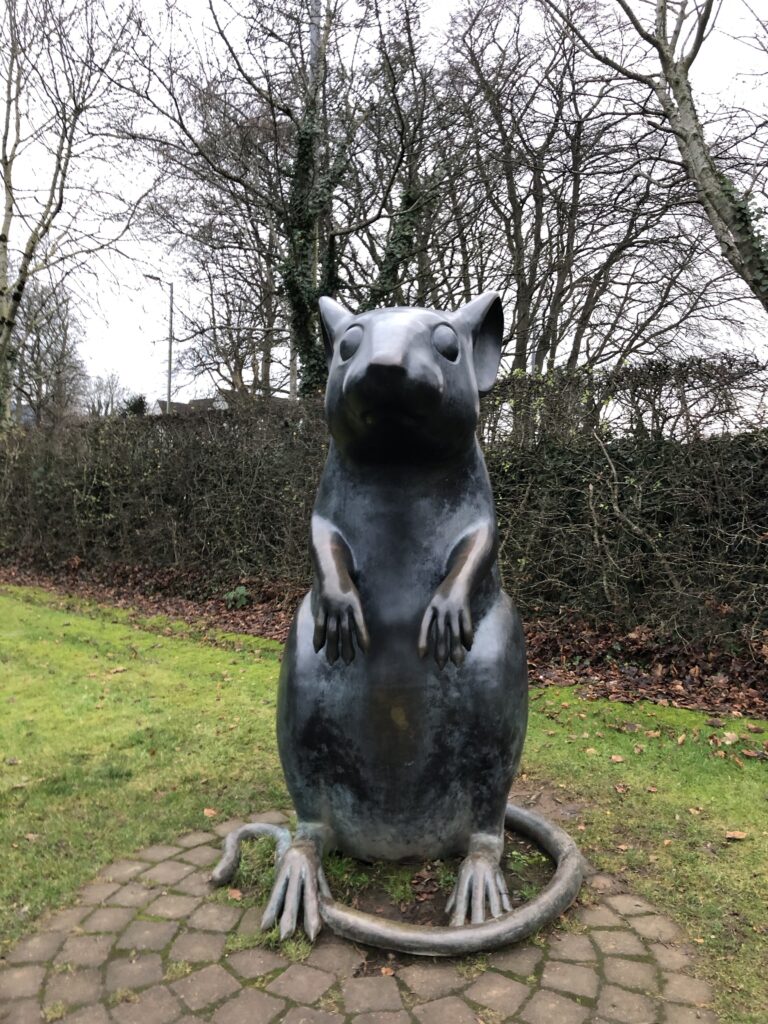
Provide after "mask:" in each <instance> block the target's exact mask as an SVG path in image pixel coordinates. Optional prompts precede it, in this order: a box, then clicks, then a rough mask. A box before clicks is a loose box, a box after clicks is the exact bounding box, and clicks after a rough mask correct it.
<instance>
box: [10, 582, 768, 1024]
mask: <svg viewBox="0 0 768 1024" xmlns="http://www.w3.org/2000/svg"><path fill="white" fill-rule="evenodd" d="M0 621H1V622H2V623H3V628H2V635H1V636H0V707H1V708H2V714H1V715H0V849H1V850H2V851H3V864H2V871H0V936H2V937H3V938H4V939H6V940H12V939H13V938H15V937H17V936H18V935H19V934H20V933H21V932H23V931H24V930H26V929H28V928H29V923H30V921H31V920H32V919H34V918H35V917H36V916H37V915H38V914H40V913H41V911H42V910H43V909H45V908H47V907H55V906H58V905H61V904H63V903H65V902H66V901H67V900H68V899H70V898H71V896H72V895H73V893H74V892H75V890H76V889H77V887H78V886H79V885H80V884H82V883H84V882H85V881H87V880H88V879H90V878H91V877H93V875H95V874H96V873H97V872H98V870H99V868H100V867H101V866H102V865H103V864H105V863H107V862H108V861H110V860H113V859H115V858H116V857H120V856H125V855H127V854H129V853H130V852H131V851H132V850H135V849H136V848H138V847H140V846H142V845H144V844H146V843H152V842H161V841H167V840H170V839H172V838H173V837H174V836H175V835H176V834H178V833H179V832H180V831H182V830H184V829H187V828H196V827H199V826H200V825H201V824H203V823H207V824H210V819H208V818H206V817H205V816H204V814H203V812H204V810H205V809H206V808H208V809H214V810H215V811H216V812H217V816H216V818H215V819H213V820H222V819H223V818H224V817H227V816H229V815H233V816H235V815H243V814H245V813H247V812H248V811H259V810H265V809H267V808H269V807H274V806H285V805H286V803H287V794H286V792H285V789H284V785H283V782H282V776H281V773H280V769H279V763H278V759H277V753H276V749H275V742H274V709H275V698H276V685H277V672H278V659H279V646H278V645H276V644H275V643H273V642H271V641H264V642H262V641H258V640H254V639H253V638H250V637H241V636H237V635H228V636H222V635H217V636H210V635H206V634H204V631H197V630H195V629H194V627H189V626H186V625H184V624H177V623H173V622H171V621H169V620H167V619H163V618H161V617H155V618H146V617H142V616H138V615H135V614H133V613H131V612H130V610H124V609H113V608H103V607H100V606H97V605H94V604H91V603H89V602H84V601H82V600H78V599H72V598H65V597H60V596H56V595H55V594H51V593H50V592H47V591H37V590H33V589H27V588H6V589H5V590H4V591H3V592H1V593H0ZM707 723H708V716H705V715H703V714H699V713H696V712H689V711H680V710H677V709H674V708H664V707H658V706H655V705H650V704H645V703H637V704H633V705H625V704H617V703H610V702H608V701H602V700H597V701H584V700H581V699H580V698H579V697H578V696H577V695H576V693H575V692H574V691H573V690H570V689H556V688H550V689H546V690H536V691H533V692H532V713H531V721H530V728H529V734H528V741H527V745H526V750H525V757H524V765H523V771H524V773H525V774H526V776H527V778H528V780H529V781H530V780H534V781H535V780H537V779H538V780H541V781H546V782H548V783H554V784H555V785H556V786H560V787H562V789H563V793H564V796H565V797H566V798H569V799H570V798H573V799H575V800H578V801H579V802H580V804H581V807H582V811H583V814H582V816H581V817H580V818H576V819H574V822H573V825H572V826H571V831H572V833H573V834H574V835H575V836H576V837H577V838H578V840H579V842H580V843H581V845H582V848H583V849H584V851H585V853H586V854H587V856H588V857H589V858H590V859H591V860H592V862H593V863H594V864H595V865H596V866H598V867H599V868H602V869H604V870H607V871H611V872H613V873H615V874H617V875H619V876H620V877H622V878H623V879H624V880H625V881H626V883H627V885H628V886H629V887H630V888H631V889H632V890H633V891H636V892H638V893H640V894H641V895H644V896H646V897H647V898H648V899H650V900H651V901H652V902H653V903H655V904H656V905H657V906H659V907H660V908H661V909H662V910H664V911H666V912H667V913H669V914H671V915H672V916H673V917H674V918H676V919H677V920H678V921H679V922H680V923H681V924H682V925H683V927H684V928H685V929H686V930H687V931H688V933H689V935H690V936H691V938H692V940H693V941H694V942H695V943H696V945H697V946H698V948H699V950H700V952H701V971H702V973H703V974H704V975H705V976H707V977H708V978H709V979H710V980H712V981H713V982H714V984H715V987H716V991H717V993H718V1003H717V1010H718V1012H719V1013H720V1015H721V1018H722V1021H723V1022H724V1024H758V1022H759V1024H762V1022H763V1021H764V1019H765V1018H764V1012H763V1010H762V1008H763V1007H764V1006H766V1005H768V979H766V972H765V963H766V962H767V961H768V910H767V909H766V908H767V906H768V886H767V885H766V864H767V863H768V802H767V800H766V786H765V777H766V776H765V772H766V762H765V761H761V760H759V759H758V758H757V757H750V756H749V752H752V753H760V752H761V751H762V750H763V749H764V743H765V740H766V739H768V728H766V723H765V722H759V721H756V720H749V719H744V718H734V719H728V720H727V721H723V723H722V724H721V725H718V724H715V725H710V724H707ZM755 730H764V731H763V732H760V731H755ZM745 751H747V753H745ZM729 832H730V833H739V834H741V833H743V834H744V838H741V839H729V838H727V833H729ZM255 853H256V851H255V850H254V854H255ZM247 867H248V864H247V859H244V868H245V869H246V871H247ZM395 881H397V879H395ZM241 884H242V885H243V887H244V888H245V883H243V882H241ZM393 884H394V882H393Z"/></svg>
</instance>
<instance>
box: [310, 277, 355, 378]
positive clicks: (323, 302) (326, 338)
mask: <svg viewBox="0 0 768 1024" xmlns="http://www.w3.org/2000/svg"><path fill="white" fill-rule="evenodd" d="M318 306H319V308H320V327H321V328H322V332H323V345H324V346H325V358H326V360H327V361H328V365H329V366H330V365H331V359H333V339H334V338H335V337H336V334H337V332H338V330H339V328H340V327H341V325H342V324H343V323H344V321H345V320H349V318H350V317H351V316H352V314H351V313H350V312H349V310H348V309H344V307H343V306H342V305H341V304H340V303H339V302H337V301H336V300H335V299H332V298H331V297H330V296H329V295H322V296H321V297H320V300H319V302H318Z"/></svg>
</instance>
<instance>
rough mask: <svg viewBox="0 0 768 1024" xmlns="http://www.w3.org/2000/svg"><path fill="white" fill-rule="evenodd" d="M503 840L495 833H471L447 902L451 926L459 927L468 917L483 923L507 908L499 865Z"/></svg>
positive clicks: (504, 885) (504, 911) (507, 896)
mask: <svg viewBox="0 0 768 1024" xmlns="http://www.w3.org/2000/svg"><path fill="white" fill-rule="evenodd" d="M502 853H503V842H502V840H501V839H497V838H496V836H489V835H474V836H472V838H471V839H470V843H469V853H468V854H467V856H466V857H465V858H464V860H463V861H462V862H461V867H460V868H459V877H458V878H457V880H456V885H455V886H454V889H453V892H452V893H451V895H450V898H449V900H448V903H447V905H446V908H445V909H446V912H447V913H448V914H450V915H451V926H452V927H453V928H460V927H461V926H462V925H463V924H465V923H466V921H467V918H469V920H470V923H471V924H482V923H483V921H485V920H487V917H488V914H487V913H486V910H487V911H489V912H490V916H491V917H501V915H502V914H506V913H507V911H508V910H509V909H510V906H511V904H510V902H509V891H508V889H507V883H506V881H505V879H504V874H503V872H502V870H501V867H500V861H501V855H502Z"/></svg>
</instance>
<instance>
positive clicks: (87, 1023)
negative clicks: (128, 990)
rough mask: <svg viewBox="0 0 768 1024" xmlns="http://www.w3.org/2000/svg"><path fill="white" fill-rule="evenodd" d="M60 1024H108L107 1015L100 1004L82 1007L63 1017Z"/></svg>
mask: <svg viewBox="0 0 768 1024" xmlns="http://www.w3.org/2000/svg"><path fill="white" fill-rule="evenodd" d="M62 1024H109V1015H108V1014H107V1011H106V1010H105V1009H104V1007H103V1006H102V1005H101V1003H93V1004H92V1005H91V1006H84V1007H83V1008H82V1010H75V1012H74V1013H68V1014H67V1015H66V1017H64V1019H63V1022H62Z"/></svg>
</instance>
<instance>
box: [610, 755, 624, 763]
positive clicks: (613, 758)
mask: <svg viewBox="0 0 768 1024" xmlns="http://www.w3.org/2000/svg"><path fill="white" fill-rule="evenodd" d="M611 761H613V763H614V764H622V762H623V761H624V758H623V757H622V756H621V754H611Z"/></svg>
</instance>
